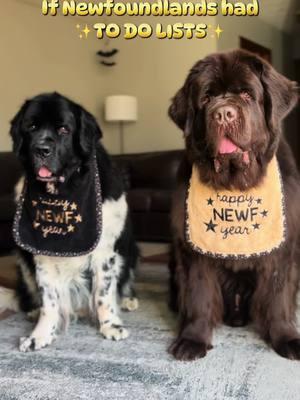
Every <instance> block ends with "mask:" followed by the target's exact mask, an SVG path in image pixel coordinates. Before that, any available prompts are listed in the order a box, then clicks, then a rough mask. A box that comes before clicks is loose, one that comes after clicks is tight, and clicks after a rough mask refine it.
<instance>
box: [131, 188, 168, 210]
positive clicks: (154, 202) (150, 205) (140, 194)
mask: <svg viewBox="0 0 300 400" xmlns="http://www.w3.org/2000/svg"><path fill="white" fill-rule="evenodd" d="M127 198H128V204H129V208H130V209H131V211H133V212H134V211H145V212H152V211H159V212H166V213H168V212H169V211H170V207H171V191H170V190H154V189H147V188H146V189H145V188H144V189H132V190H130V191H129V192H128V195H127Z"/></svg>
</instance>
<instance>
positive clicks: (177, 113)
mask: <svg viewBox="0 0 300 400" xmlns="http://www.w3.org/2000/svg"><path fill="white" fill-rule="evenodd" d="M194 115H195V112H194V108H193V104H192V101H191V98H190V95H189V92H188V88H187V84H185V85H184V86H183V87H182V88H181V89H179V90H178V92H177V93H176V95H175V96H174V97H173V99H172V104H171V105H170V107H169V117H170V118H171V119H172V121H173V122H175V124H176V125H177V126H178V127H179V128H180V129H181V130H182V131H183V132H184V136H188V135H189V134H190V133H191V129H192V124H193V119H194Z"/></svg>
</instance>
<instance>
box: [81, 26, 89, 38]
mask: <svg viewBox="0 0 300 400" xmlns="http://www.w3.org/2000/svg"><path fill="white" fill-rule="evenodd" d="M81 32H82V33H84V35H85V38H86V39H87V37H88V35H89V33H90V32H91V30H90V29H89V28H88V26H87V25H85V28H84V29H83V30H82V31H81Z"/></svg>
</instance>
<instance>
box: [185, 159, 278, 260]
mask: <svg viewBox="0 0 300 400" xmlns="http://www.w3.org/2000/svg"><path fill="white" fill-rule="evenodd" d="M186 238H187V240H188V242H189V243H190V244H191V245H192V247H193V248H194V250H196V251H198V252H200V253H202V254H206V255H209V256H212V257H220V258H248V257H253V256H259V255H264V254H268V253H270V252H271V251H272V250H274V249H277V248H278V247H279V246H280V245H281V244H282V243H283V242H284V240H285V216H284V198H283V193H282V187H281V177H280V172H279V168H278V164H277V160H276V158H275V157H274V158H273V159H272V160H271V162H270V163H269V165H268V168H267V173H266V176H265V178H264V180H263V182H262V184H261V185H260V186H258V187H256V188H253V189H250V190H248V191H244V192H240V191H234V190H233V191H230V190H220V191H216V190H214V189H213V188H211V187H209V186H207V185H205V184H203V183H202V182H201V181H200V178H199V174H198V170H197V168H196V167H195V166H194V167H193V172H192V176H191V179H190V187H189V190H188V196H187V204H186Z"/></svg>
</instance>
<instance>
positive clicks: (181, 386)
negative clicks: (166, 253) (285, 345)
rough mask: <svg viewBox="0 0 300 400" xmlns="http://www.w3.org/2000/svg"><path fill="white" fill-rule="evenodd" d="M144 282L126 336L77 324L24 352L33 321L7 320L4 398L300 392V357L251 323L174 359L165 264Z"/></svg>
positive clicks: (0, 345)
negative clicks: (287, 353) (107, 336)
mask: <svg viewBox="0 0 300 400" xmlns="http://www.w3.org/2000/svg"><path fill="white" fill-rule="evenodd" d="M137 289H138V293H139V297H140V308H139V310H138V311H136V312H133V313H126V315H124V320H125V321H127V325H128V327H129V328H130V331H131V336H130V337H129V338H128V339H127V340H125V341H122V342H111V341H107V340H104V339H102V338H101V337H100V336H99V334H98V333H97V332H96V330H95V328H94V327H91V326H89V325H88V324H84V323H77V324H73V325H71V327H70V329H69V331H68V332H67V333H66V334H65V335H63V336H60V337H59V338H58V340H57V341H56V342H55V343H54V344H53V345H52V347H50V348H46V349H43V350H41V351H39V352H36V353H26V354H23V353H20V352H19V351H18V350H17V343H18V338H19V337H20V336H24V335H27V334H28V333H29V331H30V329H31V327H32V325H31V323H29V322H28V321H26V320H25V318H24V317H23V316H22V315H21V314H18V315H13V316H11V317H9V318H7V319H5V320H3V321H0V335H1V342H0V356H1V359H0V399H1V400H12V399H14V400H19V399H20V400H33V399H34V400H36V399H43V400H46V399H47V400H69V399H72V400H76V399H88V400H93V399H97V400H99V399H111V400H117V399H127V400H130V399H139V400H140V399H141V400H143V399H149V400H150V399H153V400H154V399H155V400H158V399H175V400H185V399H190V400H198V399H199V400H206V399H207V400H213V399H214V400H224V399H225V400H226V399H236V400H269V399H270V400H299V399H300V362H297V361H288V360H285V359H283V358H281V357H279V356H277V355H276V354H275V353H274V352H273V351H272V350H270V349H269V348H268V347H267V346H266V345H265V344H264V343H263V342H262V341H261V340H260V339H259V338H258V337H257V336H256V334H255V333H253V332H252V331H251V328H249V327H248V328H235V329H233V328H227V327H222V328H220V329H219V330H218V331H217V332H216V334H215V337H214V349H213V350H211V351H210V352H209V354H208V356H207V357H206V358H204V359H202V360H198V361H195V362H190V363H189V362H178V361H175V360H173V359H172V358H171V356H169V355H168V354H167V352H166V349H167V347H168V345H169V344H170V342H171V340H172V338H173V337H174V335H175V326H176V321H175V318H174V316H173V315H172V314H171V313H170V312H169V311H168V308H167V305H166V298H167V272H166V268H165V267H164V266H160V265H143V266H142V273H140V277H139V282H138V285H137Z"/></svg>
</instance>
